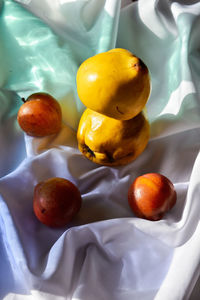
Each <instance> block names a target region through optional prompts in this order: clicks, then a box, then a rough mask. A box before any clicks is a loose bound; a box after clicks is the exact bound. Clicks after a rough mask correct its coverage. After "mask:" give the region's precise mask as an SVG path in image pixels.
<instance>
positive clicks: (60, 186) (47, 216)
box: [33, 177, 82, 227]
mask: <svg viewBox="0 0 200 300" xmlns="http://www.w3.org/2000/svg"><path fill="white" fill-rule="evenodd" d="M81 202H82V199H81V194H80V192H79V190H78V188H77V187H76V186H75V185H74V184H73V183H72V182H71V181H69V180H67V179H65V178H59V177H52V178H50V179H47V180H45V181H42V182H40V183H38V184H37V185H36V186H35V188H34V197H33V210H34V213H35V215H36V217H37V218H38V219H39V221H40V222H42V223H43V224H45V225H47V226H51V227H62V226H65V225H67V224H68V223H69V222H70V221H71V220H72V219H73V217H74V216H75V215H76V214H77V213H78V211H79V210H80V208H81Z"/></svg>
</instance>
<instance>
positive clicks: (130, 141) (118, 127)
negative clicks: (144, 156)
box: [77, 108, 150, 166]
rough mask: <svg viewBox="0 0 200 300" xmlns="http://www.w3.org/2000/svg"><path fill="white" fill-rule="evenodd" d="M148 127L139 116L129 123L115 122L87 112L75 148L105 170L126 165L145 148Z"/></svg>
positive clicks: (81, 123) (82, 119)
mask: <svg viewBox="0 0 200 300" xmlns="http://www.w3.org/2000/svg"><path fill="white" fill-rule="evenodd" d="M149 136H150V126H149V123H148V121H147V119H146V118H145V116H144V114H143V113H142V112H141V113H139V114H138V115H137V116H136V117H135V118H133V119H130V120H116V119H113V118H109V117H107V116H105V115H102V114H99V113H97V112H95V111H93V110H91V109H89V108H87V109H86V110H85V111H84V112H83V114H82V117H81V119H80V122H79V127H78V131H77V140H78V147H79V150H80V151H81V152H82V154H83V155H84V156H85V157H87V158H88V159H89V160H91V161H93V162H95V163H97V164H102V165H106V166H120V165H125V164H127V163H129V162H131V161H132V160H134V159H136V158H137V157H138V156H139V155H140V154H141V153H142V152H143V151H144V149H145V148H146V146H147V143H148V140H149Z"/></svg>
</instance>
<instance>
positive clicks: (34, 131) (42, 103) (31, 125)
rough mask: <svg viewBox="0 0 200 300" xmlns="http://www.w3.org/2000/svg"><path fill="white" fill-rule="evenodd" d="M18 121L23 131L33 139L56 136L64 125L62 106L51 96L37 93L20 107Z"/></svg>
mask: <svg viewBox="0 0 200 300" xmlns="http://www.w3.org/2000/svg"><path fill="white" fill-rule="evenodd" d="M17 120H18V123H19V125H20V127H21V129H22V130H23V131H24V132H25V133H26V134H28V135H30V136H33V137H44V136H48V135H51V134H56V133H58V132H59V131H60V129H61V125H62V111H61V107H60V104H59V103H58V101H57V100H56V99H54V98H53V97H52V96H51V95H49V94H46V93H35V94H32V95H31V96H29V97H28V98H27V100H26V102H25V103H24V104H22V106H21V107H20V109H19V111H18V114H17Z"/></svg>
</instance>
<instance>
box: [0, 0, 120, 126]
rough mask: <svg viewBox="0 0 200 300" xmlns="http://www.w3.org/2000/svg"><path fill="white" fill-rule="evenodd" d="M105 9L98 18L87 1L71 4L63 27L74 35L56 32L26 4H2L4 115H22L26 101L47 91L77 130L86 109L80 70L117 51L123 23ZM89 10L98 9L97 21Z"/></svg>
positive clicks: (1, 103)
mask: <svg viewBox="0 0 200 300" xmlns="http://www.w3.org/2000/svg"><path fill="white" fill-rule="evenodd" d="M103 5H104V1H103V2H102V1H101V4H99V5H98V7H97V8H96V10H95V14H94V7H91V6H90V7H89V6H88V7H87V5H86V4H85V3H84V2H83V1H77V3H76V5H74V3H73V5H72V4H70V3H68V6H67V7H66V5H65V9H66V12H65V17H66V20H64V21H63V22H64V24H65V26H66V27H67V28H68V30H62V28H61V29H60V31H59V32H55V31H54V29H52V28H51V27H50V26H49V24H46V23H45V21H43V20H41V19H40V18H38V17H37V16H35V15H34V14H32V13H31V12H29V11H28V10H27V9H26V8H24V7H23V6H22V5H21V4H19V3H16V2H14V1H11V0H5V1H1V11H0V65H1V68H0V106H1V107H3V109H2V110H1V113H0V114H1V115H2V114H5V113H6V111H9V114H11V113H12V114H16V112H17V110H18V109H19V106H20V105H21V102H20V97H25V98H26V97H27V96H29V95H30V94H32V93H34V92H39V91H44V92H48V93H50V94H52V95H53V96H54V97H56V98H57V100H58V101H60V103H61V105H62V110H63V120H64V122H66V123H67V124H68V125H70V126H71V127H72V128H74V129H76V128H77V125H78V121H79V118H80V115H81V113H82V111H83V109H84V106H83V104H82V103H81V102H80V100H79V99H78V96H77V92H76V72H77V68H78V66H79V65H80V63H81V62H82V61H83V60H85V59H86V58H88V57H89V56H92V55H94V54H96V53H98V52H102V51H107V50H109V49H110V48H112V47H114V45H115V35H116V34H113V32H115V27H116V24H115V23H116V19H117V18H116V16H115V18H112V17H111V16H109V14H108V13H107V12H106V11H105V10H104V6H103ZM41 7H42V4H41ZM41 9H42V8H41ZM87 9H90V10H91V9H93V14H91V16H93V18H92V17H91V18H88V17H87ZM84 14H86V16H85V15H84ZM74 18H75V20H74V21H73V19H74ZM77 20H78V21H77ZM47 21H48V20H47ZM102 24H104V26H102ZM58 28H59V26H58ZM97 33H98V34H97ZM8 91H9V93H8ZM10 91H12V92H13V93H10ZM8 108H9V109H8Z"/></svg>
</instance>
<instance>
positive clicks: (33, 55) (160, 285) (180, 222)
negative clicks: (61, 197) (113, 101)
mask: <svg viewBox="0 0 200 300" xmlns="http://www.w3.org/2000/svg"><path fill="white" fill-rule="evenodd" d="M120 8H121V3H120V1H118V0H105V1H103V0H102V1H101V0H77V1H76V0H54V1H51V0H43V1H41V0H19V1H12V0H4V1H2V0H1V1H0V123H1V126H0V177H1V178H0V297H1V299H6V300H11V299H16V300H24V299H28V300H29V299H33V300H40V299H41V300H42V299H45V300H46V299H47V300H51V299H52V300H63V299H67V300H71V299H73V300H94V299H95V300H133V299H137V300H138V299H142V300H150V299H156V300H169V299H170V300H178V299H188V298H189V296H190V293H191V291H192V288H193V286H194V284H195V282H196V280H197V278H198V275H199V264H200V251H199V249H200V224H199V219H200V155H199V147H200V105H199V102H200V52H199V49H200V37H199V32H200V3H199V1H189V0H188V1H186V0H185V1H184V0H183V1H180V0H176V1H174V0H171V1H166V0H159V1H156V0H148V1H147V0H139V1H138V2H134V3H133V4H131V5H129V6H126V7H124V8H123V9H120ZM115 47H122V48H126V49H128V50H130V51H132V52H133V53H135V54H136V55H137V56H139V57H140V58H141V59H142V60H143V61H144V62H145V63H146V65H147V66H148V68H149V70H150V73H151V79H152V92H151V96H150V98H149V101H148V104H147V114H148V118H149V121H150V124H151V139H150V141H149V144H148V146H147V148H146V150H145V151H144V153H143V154H142V155H141V156H140V157H139V158H138V159H137V160H135V161H134V162H132V163H130V164H128V165H126V166H123V167H115V168H111V167H104V166H99V165H96V164H93V163H92V162H90V161H88V160H87V159H86V158H84V157H83V156H82V155H81V153H80V152H79V151H78V149H77V142H76V129H77V125H78V121H79V119H80V116H81V114H82V112H83V110H84V106H83V105H82V104H81V102H80V100H79V99H78V96H77V92H76V80H75V77H76V71H77V68H78V66H79V65H80V63H81V62H82V61H83V60H85V59H86V58H88V57H90V56H92V55H94V54H96V53H99V52H103V51H107V50H109V49H111V48H115ZM38 91H45V92H48V93H50V94H52V95H53V96H54V97H56V98H57V99H58V101H59V102H60V104H61V106H62V110H63V127H62V130H61V132H60V133H59V134H58V135H57V136H50V137H46V138H41V139H39V138H32V137H28V136H26V135H25V134H24V133H23V132H22V131H21V129H20V128H19V126H18V124H17V121H16V115H17V111H18V109H19V107H20V105H21V104H22V102H21V99H20V98H21V97H25V98H26V97H27V96H28V95H30V94H31V93H34V92H38ZM147 172H160V173H162V174H164V175H165V176H167V177H168V178H170V180H171V181H172V182H173V184H174V185H175V188H176V191H177V195H178V199H177V204H176V206H175V207H174V208H173V209H172V210H171V211H170V212H169V213H167V214H166V215H165V217H164V218H163V220H161V221H157V222H151V221H147V220H142V219H138V218H136V217H135V216H134V215H133V213H132V212H131V211H130V208H129V206H128V202H127V190H128V187H129V186H130V184H131V182H132V181H133V179H134V178H135V177H136V176H138V175H141V174H143V173H147ZM53 176H59V177H64V178H67V179H69V180H71V181H72V182H74V183H75V184H76V185H77V186H78V188H79V189H80V191H81V194H82V198H83V205H82V209H81V211H80V212H79V214H78V215H77V216H76V218H75V219H74V220H73V222H71V223H70V224H69V225H68V226H67V227H65V228H62V229H51V228H48V227H46V226H44V225H42V224H41V223H40V222H39V221H38V220H37V219H36V217H35V216H34V214H33V209H32V199H33V189H34V186H35V185H36V183H37V182H39V181H41V180H44V179H47V178H49V177H53Z"/></svg>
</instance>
